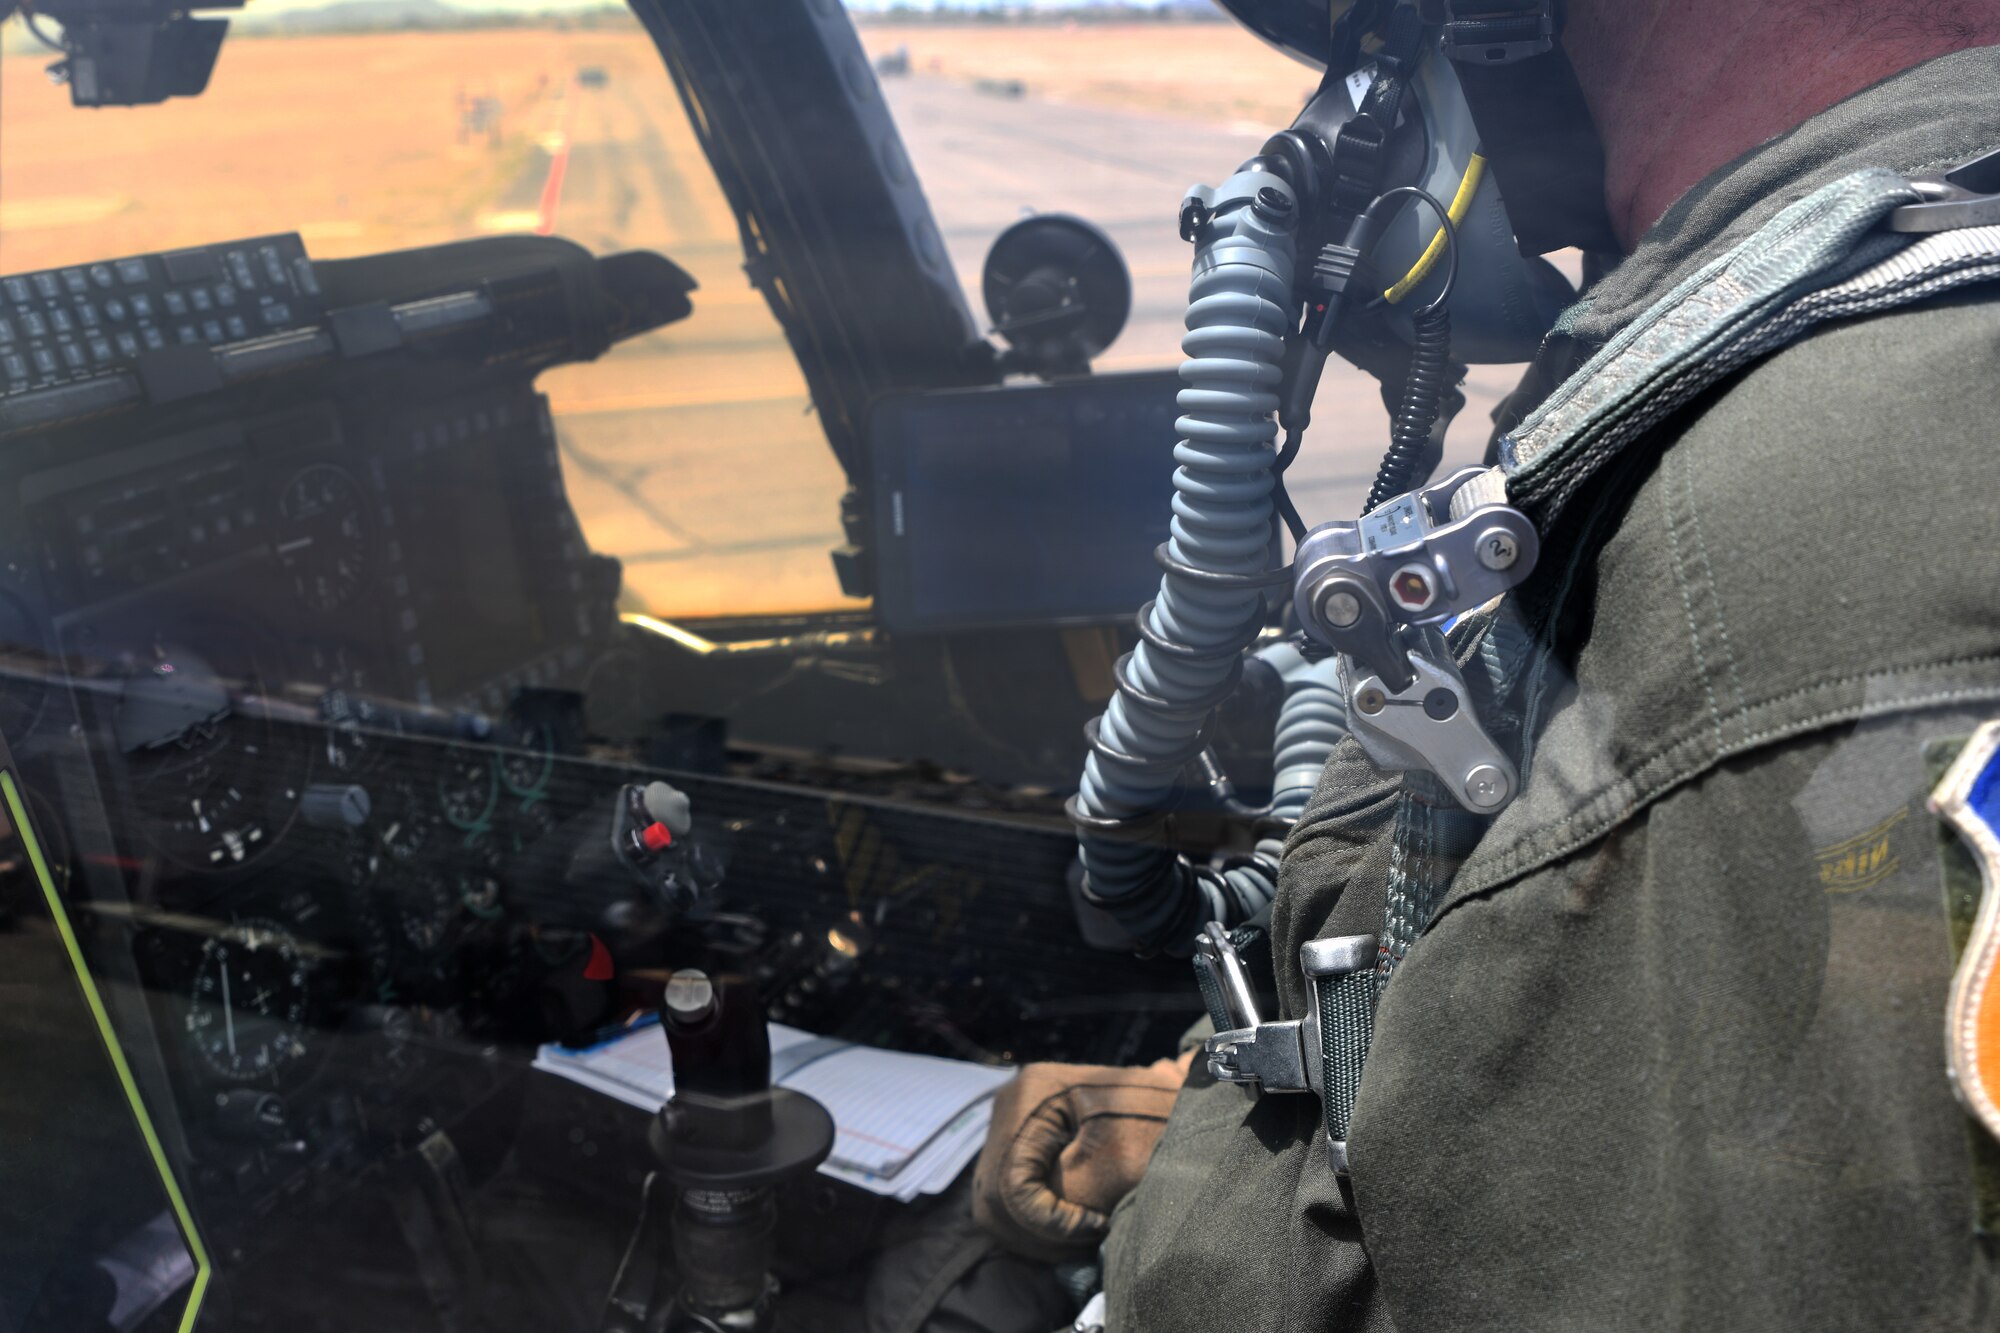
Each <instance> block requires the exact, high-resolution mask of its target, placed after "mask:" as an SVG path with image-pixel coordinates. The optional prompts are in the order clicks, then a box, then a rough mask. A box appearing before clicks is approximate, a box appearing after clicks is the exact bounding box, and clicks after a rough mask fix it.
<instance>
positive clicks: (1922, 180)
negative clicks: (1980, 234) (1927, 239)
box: [1887, 149, 2000, 233]
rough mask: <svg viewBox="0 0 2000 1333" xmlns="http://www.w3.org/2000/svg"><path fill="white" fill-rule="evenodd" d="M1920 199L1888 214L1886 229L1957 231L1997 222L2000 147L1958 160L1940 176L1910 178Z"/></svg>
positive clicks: (1999, 199) (1999, 216)
mask: <svg viewBox="0 0 2000 1333" xmlns="http://www.w3.org/2000/svg"><path fill="white" fill-rule="evenodd" d="M1910 185H1911V186H1912V187H1913V188H1915V190H1916V191H1917V193H1919V194H1921V195H1922V196H1923V199H1922V200H1921V201H1920V202H1918V203H1914V204H1904V205H1903V206H1902V207H1901V208H1898V209H1895V210H1894V211H1892V212H1891V213H1890V214H1889V221H1888V223H1887V226H1888V228H1889V230H1890V231H1901V232H1918V233H1925V232H1939V231H1957V230H1958V229H1959V228H1961V227H1990V226H1993V225H1994V224H1996V223H2000V149H1995V150H1994V151H1992V152H1990V153H1986V154H1983V155H1981V156H1979V157H1975V158H1973V159H1972V160H1971V161H1970V162H1962V163H1960V164H1959V165H1958V166H1955V167H1953V168H1952V169H1951V170H1950V171H1947V172H1945V173H1944V174H1943V175H1942V176H1915V177H1912V178H1911V180H1910Z"/></svg>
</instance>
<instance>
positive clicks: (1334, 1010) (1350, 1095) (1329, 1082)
mask: <svg viewBox="0 0 2000 1333" xmlns="http://www.w3.org/2000/svg"><path fill="white" fill-rule="evenodd" d="M1313 986H1314V987H1315V988H1316V989H1317V990H1318V992H1319V1015H1320V1018H1319V1055H1320V1070H1321V1076H1322V1078H1323V1079H1324V1082H1323V1083H1322V1084H1321V1088H1322V1091H1321V1093H1320V1109H1321V1110H1322V1111H1323V1112H1324V1113H1325V1116H1326V1137H1327V1139H1328V1141H1329V1142H1332V1143H1337V1144H1340V1145H1341V1146H1342V1149H1343V1151H1344V1150H1345V1147H1346V1144H1347V1127H1348V1124H1349V1122H1350V1121H1351V1120H1352V1118H1353V1116H1354V1097H1355V1094H1356V1093H1358V1092H1359V1091H1360V1090H1361V1066H1362V1064H1363V1062H1364V1061H1366V1060H1367V1058H1368V1043H1369V1042H1370V1041H1371V1040H1372V1039H1373V1038H1374V1035H1375V973H1374V972H1373V971H1372V970H1371V969H1368V968H1362V969H1361V970H1360V971H1357V972H1349V973H1348V974H1347V975H1346V976H1343V977H1318V978H1315V979H1314V981H1313Z"/></svg>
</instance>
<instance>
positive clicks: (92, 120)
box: [0, 24, 1511, 618]
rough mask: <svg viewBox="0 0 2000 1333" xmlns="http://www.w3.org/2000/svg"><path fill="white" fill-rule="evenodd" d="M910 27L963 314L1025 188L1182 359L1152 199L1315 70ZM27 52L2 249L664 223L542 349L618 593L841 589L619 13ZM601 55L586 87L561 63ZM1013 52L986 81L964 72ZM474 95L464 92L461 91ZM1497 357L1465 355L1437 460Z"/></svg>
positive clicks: (1334, 479)
mask: <svg viewBox="0 0 2000 1333" xmlns="http://www.w3.org/2000/svg"><path fill="white" fill-rule="evenodd" d="M861 31H862V38H863V42H864V45H865V46H866V47H867V48H868V50H869V51H870V52H871V53H873V54H880V53H883V52H887V51H891V50H896V49H899V48H907V50H908V52H909V54H910V58H911V59H910V64H911V73H910V74H909V75H908V76H907V77H901V78H893V79H887V80H884V85H883V91H884V95H885V97H886V99H887V101H888V103H889V105H890V107H891V109H892V110H893V111H894V112H895V113H896V115H897V118H898V123H899V125H900V128H901V131H902V134H903V136H904V139H905V142H906V145H907V147H908V150H909V153H910V156H911V158H912V160H913V162H914V163H915V165H916V167H917V170H918V173H919V176H920V177H921V179H922V181H923V182H924V186H925V189H926V192H927V194H928V196H929V199H930V203H931V206H932V209H933V211H934V212H935V213H936V215H937V219H938V222H939V226H940V229H941V231H942V232H943V234H944V236H945V238H946V242H947V245H948V247H949V248H950V251H951V254H952V258H953V260H954V263H955V266H956V267H957V269H958V270H959V273H960V275H961V277H962V279H963V280H964V283H965V286H966V290H967V292H968V297H969V299H970V300H971V301H972V303H973V306H974V309H975V312H976V313H979V314H981V315H982V317H983V312H981V311H979V308H978V295H977V292H978V275H979V266H980V261H981V259H982V258H983V256H984V254H985V251H986V248H987V246H988V245H989V244H990V243H991V241H992V239H993V237H994V236H995V235H996V234H998V232H999V231H1000V230H1001V229H1002V228H1004V227H1005V226H1007V225H1008V224H1009V223H1010V222H1012V221H1013V220H1014V219H1016V218H1018V217H1020V216H1021V215H1022V214H1023V213H1024V212H1025V211H1029V210H1034V211H1064V212H1073V213H1077V214H1080V215H1082V216H1084V217H1087V218H1090V219H1091V220H1093V221H1094V222H1096V223H1098V224H1099V225H1101V226H1103V227H1104V228H1105V229H1106V230H1107V231H1109V232H1110V233H1111V235H1112V236H1113V238H1114V239H1115V240H1116V241H1117V242H1118V243H1119V245H1120V247H1121V248H1122V249H1123V251H1124V253H1125V256H1126V259H1127V262H1128V264H1129V265H1130V267H1131V269H1132V272H1133V279H1134V288H1135V301H1134V311H1133V316H1132V319H1131V321H1130V323H1129V324H1128V326H1127V329H1126V331H1125V333H1124V334H1123V335H1122V336H1121V338H1120V339H1119V341H1118V342H1117V343H1116V344H1114V345H1113V347H1112V348H1111V349H1109V351H1108V352H1107V353H1106V355H1105V356H1104V358H1103V359H1102V360H1101V361H1100V363H1099V364H1100V368H1101V369H1105V370H1113V369H1135V368H1141V367H1154V366H1167V365H1172V364H1174V363H1175V362H1176V361H1177V360H1178V358H1179V352H1178V340H1179V333H1180V317H1181V308H1182V305H1183V303H1184V301H1185V294H1186V276H1187V250H1186V247H1185V246H1184V245H1183V244H1182V243H1181V242H1180V241H1179V239H1178V238H1177V236H1176V235H1175V227H1174V214H1175V206H1176V204H1177V203H1178V201H1179V199H1180V196H1181V194H1182V193H1183V192H1184V191H1185V189H1186V187H1187V186H1188V185H1190V184H1192V183H1194V182H1195V181H1197V180H1208V181H1214V180H1218V179H1220V178H1221V177H1222V176H1224V175H1226V174H1227V173H1228V172H1229V171H1230V170H1231V169H1232V168H1233V167H1234V165H1235V164H1236V163H1237V162H1238V161H1240V160H1241V159H1242V158H1243V157H1244V156H1247V155H1248V154H1249V153H1250V152H1252V151H1254V150H1255V148H1256V147H1257V145H1258V144H1259V143H1260V142H1261V141H1262V139H1263V138H1264V137H1265V136H1266V135H1267V134H1268V133H1269V132H1270V131H1271V130H1272V129H1273V128H1277V127H1281V126H1282V125H1283V124H1284V123H1286V121H1288V120H1289V118H1290V116H1291V114H1292V112H1293V111H1294V110H1295V109H1296V107H1297V105H1298V104H1299V103H1300V102H1301V101H1302V100H1303V98H1304V97H1305V95H1306V94H1307V92H1309V91H1310V88H1311V86H1312V84H1313V81H1314V80H1313V76H1312V74H1311V73H1310V72H1309V71H1307V70H1305V69H1304V68H1303V67H1301V66H1299V65H1296V64H1294V63H1293V62H1292V61H1290V60H1289V59H1287V58H1285V57H1284V56H1282V55H1279V54H1278V53H1276V52H1274V51H1272V50H1270V49H1269V48H1267V47H1265V46H1263V45H1262V44H1261V43H1259V42H1258V41H1257V40H1256V39H1254V38H1252V37H1250V36H1249V35H1248V34H1246V33H1243V32H1240V31H1238V30H1237V29H1235V28H1233V27H1230V26H1227V25H1221V24H1199V25H1196V24H1186V25H1181V24H1176V25H1158V24H1142V25H1129V26H1089V25H1086V26H1080V27H1074V28H1063V27H1050V26H1035V27H1018V26H998V25H982V26H978V27H947V26H934V25H920V26H919V25H912V26H887V25H884V26H866V27H864V28H862V30H861ZM45 63H46V61H45V59H42V58H38V57H35V56H28V55H11V56H8V57H6V58H5V59H4V60H0V271H4V272H8V273H17V272H24V271H29V270H35V269H41V268H47V267H52V266H56V265H59V264H68V263H74V262H78V261H82V260H93V259H101V258H107V257H111V256H116V255H121V254H130V253H136V252H141V251H148V250H160V249H167V248H171V247H174V246H179V245H189V244H195V243H199V242H205V241H214V240H223V239H228V238H231V237H242V236H254V235H258V234H263V233H270V232H283V231H297V232H299V233H300V234H301V235H302V236H303V237H304V240H305V243H306V246H307V248H308V251H309V252H310V253H311V254H313V255H314V256H316V257H320V258H337V257H344V256H351V255H358V254H368V253H373V252H378V251H384V250H392V249H398V248H402V247H406V246H412V245H423V244H432V243H436V242H441V241H446V240H451V239H454V238H459V237H466V236H476V235H483V234H492V233H495V232H506V231H525V230H532V229H533V228H534V227H535V226H536V225H537V223H538V222H539V221H540V220H541V219H540V217H539V214H538V205H539V204H540V201H541V200H542V199H543V197H544V196H545V195H546V194H547V193H548V192H549V186H550V178H551V176H552V174H555V173H557V172H558V170H559V168H558V163H559V162H560V164H561V168H560V172H561V177H562V179H561V188H560V192H559V195H558V197H557V199H556V205H557V206H556V208H555V210H554V215H553V217H552V218H551V219H550V220H549V221H550V222H551V223H552V226H553V230H554V231H555V232H556V234H559V235H563V236H567V237H569V238H571V239H573V240H576V241H578V242H580V243H582V244H583V245H585V246H587V247H589V248H590V249H592V250H593V251H596V252H599V253H608V252H611V251H614V250H621V249H632V248H650V249H656V250H659V251H661V252H663V253H665V254H667V255H669V256H671V257H672V258H673V259H675V260H676V261H677V262H679V263H680V264H682V265H683V266H684V267H686V268H687V269H689V270H690V271H691V272H692V273H693V274H694V275H695V276H696V278H697V279H698V280H699V281H700V283H701V289H700V291H699V292H697V293H696V296H695V313H694V315H693V317H692V318H690V319H689V320H687V321H685V322H683V323H681V324H677V325H674V326H672V327H670V328H667V329H665V330H662V331H660V332H658V333H655V334H652V335H650V336H648V337H645V338H641V339H638V340H635V341H634V342H631V343H628V344H626V345H624V346H622V347H620V348H619V349H617V350H615V351H614V352H613V353H612V354H610V355H608V356H606V357H605V358H603V359H602V360H600V361H598V362H596V363H593V364H590V365H583V366H571V367H564V368H562V369H559V370H557V371H553V372H551V373H549V374H547V375H545V376H544V377H543V380H542V388H543V389H544V390H545V391H546V392H547V393H548V394H549V397H550V399H551V402H552V405H553V408H554V411H555V414H556V419H557V425H558V433H559V437H560V441H561V445H562V450H563V457H564V461H565V467H566V476H567V480H568V484H569V487H570V491H571V496H572V499H573V501H574V503H575V505H576V508H577V511H578V513H579V515H580V517H581V518H582V520H583V523H584V526H585V529H586V532H587V534H588V536H589V538H590V540H591V541H592V543H593V544H594V545H595V546H596V547H597V548H599V549H601V550H604V551H606V552H608V553H610V554H613V555H616V556H618V557H620V558H621V559H622V560H624V561H625V564H626V571H627V587H628V595H629V600H630V602H631V604H632V605H633V607H634V608H635V609H644V610H648V611H651V612H653V613H655V614H659V615H667V616H672V617H677V618H700V617H705V616H716V615H732V614H746V613H751V612H778V611H795V610H809V609H818V608H823V607H830V606H838V605H844V604H847V603H845V602H844V601H843V599H842V598H841V597H840V594H839V591H838V588H837V586H836V585H835V582H834V578H833V572H832V567H831V565H830V563H829V561H828V558H827V552H828V550H829V549H830V548H832V547H833V546H835V545H837V544H838V542H839V540H840V535H839V524H838V518H837V502H838V498H839V496H840V493H841V491H842V489H843V487H844V484H845V483H844V479H843V477H842V476H841V473H840V471H839V469H838V467H837V466H836V465H835V463H834V460H833V457H832V455H831V453H830V452H829V451H828V449H827V448H826V445H825V441H824V437H823V436H822V435H821V434H820V431H819V428H818V425H817V422H816V419H815V418H814V417H813V416H812V415H811V412H810V404H809V402H808V400H807V397H806V393H805V389H804V385H803V382H802V381H801V379H800V377H799V374H798V371H797V369H796V367H795V365H794V363H793V361H792V359H791V357H790V355H789V353H788V351H787V350H786V347H785V344H784V342H783V339H782V338H781V336H780V335H779V332H778V329H777V326H776V324H775V323H774V321H773V320H772V318H771V316H770V315H769V313H768V312H767V311H766V310H765V309H764V307H763V304H762V302H761V299H760V298H759V297H758V296H757V295H756V294H755V293H754V292H753V291H752V290H751V289H750V287H749V284H748V283H747V281H746V280H745V278H744V276H743V274H742V271H741V263H742V254H741V250H740V246H739V244H738V241H737V236H736V227H735V223H734V221H733V219H732V218H731V217H730V214H729V211H728V209H727V207H726V206H725V204H724V201H723V198H722V195H721V192H720V190H719V189H718V188H717V186H716V184H715V181H714V177H713V175H712V174H711V172H710V171H709V168H708V164H707V162H706V161H705V159H704V158H703V156H702V153H701V151H700V149H699V147H698V145H697V143H696V141H695V139H694V136H693V134H692V132H691V131H690V129H689V126H688V124H687V120H686V116H685V114H684V112H683V111H682V108H681V105H680V103H679V101H678V99H677V98H676V97H675V95H674V92H673V89H672V86H671V84H670V82H669V80H668V78H667V76H666V73H665V71H664V69H663V68H662V65H661V62H660V60H659V58H658V56H657V54H656V53H655V51H654V49H653V47H652V45H651V42H650V41H649V39H648V38H647V37H646V36H645V35H644V34H643V33H642V32H640V31H638V30H637V28H636V26H634V27H631V28H629V29H628V28H624V27H611V28H599V29H569V30H559V29H548V30H534V29H505V30H489V31H465V32H448V33H379V34H364V35H341V36H310V37H256V38H251V37H247V36H246V37H242V38H235V39H232V40H231V41H230V42H229V43H228V44H227V45H225V47H224V49H223V52H222V56H221V59H220V61H219V63H218V65H217V68H216V72H215V76H214V78H213V80H212V82H211V84H210V87H209V91H208V92H207V93H206V94H205V95H203V96H202V97H199V98H196V99H191V100H180V101H175V102H170V103H167V104H165V105H162V106H154V107H143V108H130V109H107V110H98V111H79V110H74V109H72V108H71V107H70V106H69V105H68V99H67V97H66V95H65V94H64V93H63V91H62V90H60V89H57V88H52V87H50V86H49V84H48V82H47V80H46V79H45V78H44V77H43V75H42V73H41V66H42V65H43V64H45ZM592 66H595V67H599V68H601V69H602V70H604V71H605V73H606V75H607V78H606V80H605V81H604V83H603V85H602V86H596V87H592V86H585V85H582V84H579V83H578V81H577V80H576V77H575V75H576V72H577V71H578V70H579V69H582V68H585V67H592ZM995 79H998V80H1019V81H1020V83H1021V85H1022V90H1023V95H1021V96H1018V97H1003V96H994V95H992V93H991V92H990V90H987V91H983V90H982V88H981V86H980V81H982V80H995ZM482 103H483V104H484V105H485V106H486V108H487V109H486V111H485V112H484V113H483V114H482V115H481V116H477V117H475V116H469V115H468V114H467V109H468V108H469V107H472V106H474V105H475V104H482ZM1510 380H1511V373H1509V372H1507V371H1505V370H1504V369H1497V368H1496V369H1489V370H1482V371H1479V372H1476V374H1475V377H1474V379H1473V381H1472V383H1471V384H1470V385H1469V386H1468V392H1469V395H1470V396H1471V398H1472V406H1471V407H1469V408H1468V410H1467V411H1466V412H1465V414H1464V415H1463V417H1462V418H1461V422H1460V426H1459V428H1458V430H1457V431H1456V432H1455V435H1454V445H1453V454H1454V456H1465V455H1469V454H1470V453H1471V452H1475V451H1476V450H1477V448H1478V445H1479V442H1480V441H1481V440H1482V439H1483V435H1484V425H1485V422H1484V417H1485V409H1486V408H1487V407H1489V406H1490V404H1491V402H1492V400H1493V398H1494V397H1495V396H1496V395H1497V393H1498V392H1499V391H1501V389H1502V388H1504V386H1505V385H1506V384H1507V383H1508V382H1509V381H1510ZM1316 420H1317V421H1318V422H1320V423H1323V425H1321V426H1319V427H1316V430H1315V434H1316V435H1317V436H1318V437H1319V438H1316V439H1314V440H1313V441H1311V442H1310V443H1309V446H1308V450H1307V453H1306V455H1305V456H1304V457H1303V458H1302V459H1301V461H1300V463H1299V465H1298V467H1297V468H1296V470H1295V472H1294V485H1293V492H1294V494H1295V496H1297V497H1298V499H1299V501H1300V503H1301V506H1302V507H1303V508H1304V509H1305V511H1306V513H1307V515H1308V517H1309V519H1323V518H1332V517H1341V516H1345V515H1346V514H1347V513H1349V512H1350V511H1351V510H1352V508H1353V507H1354V506H1355V505H1356V504H1357V503H1358V500H1359V498H1360V495H1361V493H1362V492H1363V491H1365V489H1366V483H1367V479H1368V477H1369V475H1370V474H1371V473H1372V470H1373V466H1374V462H1375V459H1376V458H1377V457H1378V456H1379V454H1380V451H1381V448H1382V446H1383V444H1384V442H1385V439H1384V437H1385V434H1386V421H1385V419H1384V416H1383V412H1382V409H1381V406H1380V403H1379V401H1378V400H1377V398H1376V393H1375V386H1374V384H1373V382H1372V381H1368V380H1366V379H1364V378H1362V377H1360V376H1358V375H1352V374H1348V375H1342V374H1337V373H1329V375H1328V378H1327V381H1326V384H1325V386H1324V387H1323V389H1322V391H1321V396H1320V402H1319V405H1318V408H1317V411H1316Z"/></svg>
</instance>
